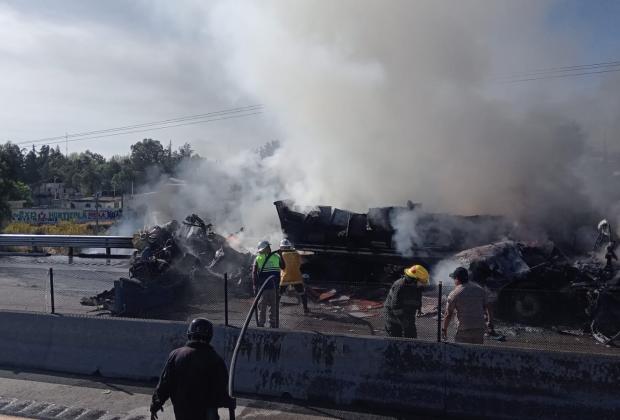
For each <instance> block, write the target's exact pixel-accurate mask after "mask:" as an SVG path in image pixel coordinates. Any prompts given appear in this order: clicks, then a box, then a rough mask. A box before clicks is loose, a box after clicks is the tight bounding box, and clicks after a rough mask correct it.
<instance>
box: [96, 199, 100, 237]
mask: <svg viewBox="0 0 620 420" xmlns="http://www.w3.org/2000/svg"><path fill="white" fill-rule="evenodd" d="M95 214H96V215H95V234H96V235H99V193H95Z"/></svg>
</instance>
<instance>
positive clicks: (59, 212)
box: [13, 209, 123, 224]
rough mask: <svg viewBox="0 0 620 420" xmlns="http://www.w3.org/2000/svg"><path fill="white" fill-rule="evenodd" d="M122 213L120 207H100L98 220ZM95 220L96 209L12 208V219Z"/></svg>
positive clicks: (115, 216) (38, 222) (104, 219)
mask: <svg viewBox="0 0 620 420" xmlns="http://www.w3.org/2000/svg"><path fill="white" fill-rule="evenodd" d="M122 215H123V211H122V210H121V209H100V210H99V221H114V220H117V219H119V218H120V217H121V216H122ZM96 220H97V211H96V210H72V209H14V210H13V221H14V222H22V223H30V224H42V223H58V222H80V223H86V222H94V221H96Z"/></svg>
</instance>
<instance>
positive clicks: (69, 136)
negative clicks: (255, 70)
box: [15, 105, 262, 145]
mask: <svg viewBox="0 0 620 420" xmlns="http://www.w3.org/2000/svg"><path fill="white" fill-rule="evenodd" d="M261 109H262V105H249V106H245V107H238V108H231V109H224V110H220V111H213V112H209V113H206V114H197V115H190V116H185V117H178V118H169V119H166V120H160V121H153V122H148V123H141V124H132V125H126V126H121V127H115V128H106V129H103V130H94V131H85V132H81V133H74V134H65V135H62V136H54V137H45V138H41V139H36V140H29V141H21V142H17V143H15V144H18V145H19V144H34V143H44V142H51V141H55V140H63V141H65V142H67V141H70V140H69V139H72V138H75V137H84V136H92V135H94V134H103V133H110V132H119V131H126V130H133V129H136V128H144V127H155V128H154V129H156V127H157V126H159V125H165V124H170V123H177V122H183V121H191V120H198V119H204V118H209V117H217V116H224V115H234V114H239V113H244V112H248V111H258V110H261ZM172 127H176V126H172ZM162 128H167V127H162ZM144 131H148V130H144ZM57 143H59V142H55V143H50V144H57Z"/></svg>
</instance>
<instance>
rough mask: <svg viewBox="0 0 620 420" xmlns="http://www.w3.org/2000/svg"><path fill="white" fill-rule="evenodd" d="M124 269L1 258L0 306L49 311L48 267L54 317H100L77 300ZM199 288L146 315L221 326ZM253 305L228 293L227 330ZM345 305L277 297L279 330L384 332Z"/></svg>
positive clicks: (563, 345) (542, 338)
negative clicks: (305, 309) (51, 275)
mask: <svg viewBox="0 0 620 420" xmlns="http://www.w3.org/2000/svg"><path fill="white" fill-rule="evenodd" d="M128 267H129V262H128V260H118V259H113V260H111V261H109V262H106V260H105V259H85V258H77V257H76V258H74V259H73V263H69V261H68V258H67V257H66V256H50V257H20V256H0V309H9V310H26V311H36V312H49V310H50V298H49V296H50V291H49V269H50V268H52V269H53V273H54V296H55V307H56V312H58V313H66V314H93V315H99V316H105V315H106V311H102V310H100V308H96V307H92V306H83V305H81V304H80V300H81V298H82V297H86V296H93V295H96V294H98V293H100V292H102V291H103V290H106V289H110V288H112V286H113V284H114V280H117V279H118V278H119V277H126V276H127V275H128ZM200 289H201V290H196V291H192V293H191V299H190V300H189V301H183V302H179V303H178V304H175V305H171V306H170V307H168V308H166V309H165V311H163V312H160V313H150V314H148V317H151V318H158V319H170V320H178V321H188V320H190V319H191V318H193V317H196V316H205V317H207V318H209V319H211V320H213V321H214V322H216V323H224V294H223V287H222V285H221V284H204V285H200ZM375 300H377V299H375ZM379 300H380V299H379ZM424 302H425V306H424V308H423V309H424V312H426V314H425V315H424V316H422V317H420V318H418V319H417V327H418V338H419V339H423V340H428V341H436V340H437V315H436V312H433V311H432V309H433V307H434V306H436V297H434V296H432V295H430V296H425V298H424ZM444 302H445V299H444ZM251 303H252V298H250V297H247V296H243V295H239V294H236V293H235V290H234V288H233V290H232V291H231V293H230V299H229V323H230V325H232V326H241V324H242V323H243V320H244V319H245V317H246V315H247V312H248V310H249V308H250V306H251ZM364 305H365V304H359V305H358V306H364ZM351 307H352V306H351V303H350V302H346V301H341V302H327V301H325V302H312V301H311V302H310V310H311V312H310V314H304V313H303V310H302V308H301V305H299V304H298V302H297V299H296V297H295V296H293V295H292V296H283V297H282V300H281V310H280V327H281V328H285V329H291V330H303V331H314V332H319V333H339V334H353V335H373V336H383V335H385V332H384V329H383V324H384V323H383V318H382V314H381V309H380V308H370V309H369V308H367V307H360V308H359V310H351ZM251 325H255V324H251ZM454 327H455V325H454V323H453V325H452V329H451V330H450V331H449V337H453V336H454ZM496 330H497V331H498V333H500V336H501V337H502V338H503V340H502V341H498V340H497V339H495V338H492V337H487V338H486V340H485V344H487V345H492V346H502V347H503V346H505V347H519V348H534V349H542V350H558V351H578V352H587V353H605V354H613V355H620V349H619V348H617V347H612V346H604V345H602V344H600V343H598V342H596V341H595V340H594V339H593V338H592V337H591V336H590V335H589V334H587V333H584V332H583V331H581V330H579V329H573V330H568V329H563V330H562V329H557V330H552V329H549V328H540V327H532V326H526V325H514V324H507V323H501V322H498V323H497V325H496Z"/></svg>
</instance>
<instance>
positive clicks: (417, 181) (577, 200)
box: [210, 0, 592, 242]
mask: <svg viewBox="0 0 620 420" xmlns="http://www.w3.org/2000/svg"><path fill="white" fill-rule="evenodd" d="M550 4H551V3H550V2H528V3H519V4H518V5H517V4H515V3H511V2H503V1H498V2H489V1H465V2H434V1H432V2H431V1H415V2H412V1H390V2H388V3H386V2H382V1H358V0H355V1H353V0H341V1H338V2H327V1H325V2H315V1H312V2H310V1H296V2H288V1H264V2H260V3H248V2H234V1H233V2H231V1H226V2H222V3H219V4H218V6H217V7H215V8H214V10H213V11H212V13H211V21H210V24H211V31H212V34H213V36H214V37H215V39H216V41H217V43H218V45H220V52H221V54H222V57H223V58H224V60H225V63H226V65H227V72H228V74H229V77H230V79H231V80H232V81H234V83H237V84H238V85H239V86H241V87H242V88H243V89H244V90H245V91H246V92H249V93H250V94H251V95H254V96H255V97H256V98H257V99H258V100H259V101H261V103H263V104H264V105H265V106H266V107H267V108H268V109H269V110H270V112H271V113H272V115H273V116H274V118H275V120H276V122H277V126H278V127H279V129H280V131H281V135H282V139H283V147H282V148H281V150H280V151H279V152H278V153H277V154H276V156H274V158H273V160H272V161H271V162H270V165H271V166H270V168H271V170H272V171H273V172H274V174H275V175H276V176H277V177H278V179H280V180H281V182H282V186H283V190H282V192H283V193H284V194H286V195H287V196H288V197H291V198H293V199H295V200H296V201H297V202H300V203H303V204H316V203H328V204H332V205H337V206H343V207H348V208H352V209H355V210H361V211H363V210H365V209H366V208H368V207H369V206H375V205H389V204H401V205H402V204H403V203H404V202H405V201H406V200H408V199H412V200H414V201H416V202H422V203H423V206H424V209H425V210H428V211H445V212H452V213H461V214H478V213H491V214H501V215H507V216H509V217H511V218H513V219H514V220H516V221H517V222H518V223H519V226H520V229H521V233H522V234H523V235H524V236H528V237H532V238H534V239H539V238H538V237H539V236H546V235H551V236H554V237H557V238H559V239H560V240H563V241H566V242H570V241H574V238H573V237H572V235H573V233H574V232H573V230H574V228H575V227H576V226H579V224H580V223H583V224H588V223H590V220H589V218H588V217H586V218H584V215H585V216H589V215H591V214H592V209H591V208H590V202H589V199H588V197H587V196H586V193H585V191H584V189H583V184H582V181H581V179H580V176H579V174H578V173H576V171H575V169H576V168H577V167H578V164H579V162H580V159H581V158H582V155H583V153H584V150H585V148H586V146H587V142H588V139H587V137H586V135H585V134H584V132H583V130H582V129H581V128H580V126H579V125H578V123H577V122H576V121H575V120H574V119H573V118H570V117H569V116H568V115H569V113H567V112H564V109H563V108H562V107H561V106H552V104H551V103H550V102H552V100H545V99H541V97H540V95H539V94H538V93H537V92H535V91H532V90H529V91H527V90H525V91H524V93H522V94H520V95H519V96H518V99H515V100H507V99H505V98H504V97H505V96H506V95H505V94H504V92H503V90H505V89H511V87H507V86H505V85H498V84H497V83H496V82H494V81H493V80H494V79H493V77H494V74H495V73H494V72H496V71H497V69H506V64H509V65H513V66H517V65H518V66H519V67H518V68H519V69H523V68H528V66H529V67H530V68H532V67H534V68H535V67H536V62H537V60H541V59H543V58H545V57H546V59H547V60H550V61H551V62H553V61H555V60H557V61H559V62H566V60H570V59H572V58H573V55H572V54H575V52H574V51H572V50H571V47H570V42H569V41H570V40H568V39H559V38H558V37H556V36H554V35H553V34H551V33H549V32H546V30H545V28H544V22H545V13H546V11H547V10H548V7H549V5H550ZM524 28H526V29H525V30H524ZM537 66H538V67H540V63H538V65H537ZM254 198H259V197H254ZM259 202H260V198H259ZM410 224H411V223H410V220H404V221H403V227H409V226H408V225H410ZM414 239H415V238H414V237H410V238H409V240H410V241H411V240H414ZM540 239H542V238H540Z"/></svg>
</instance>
